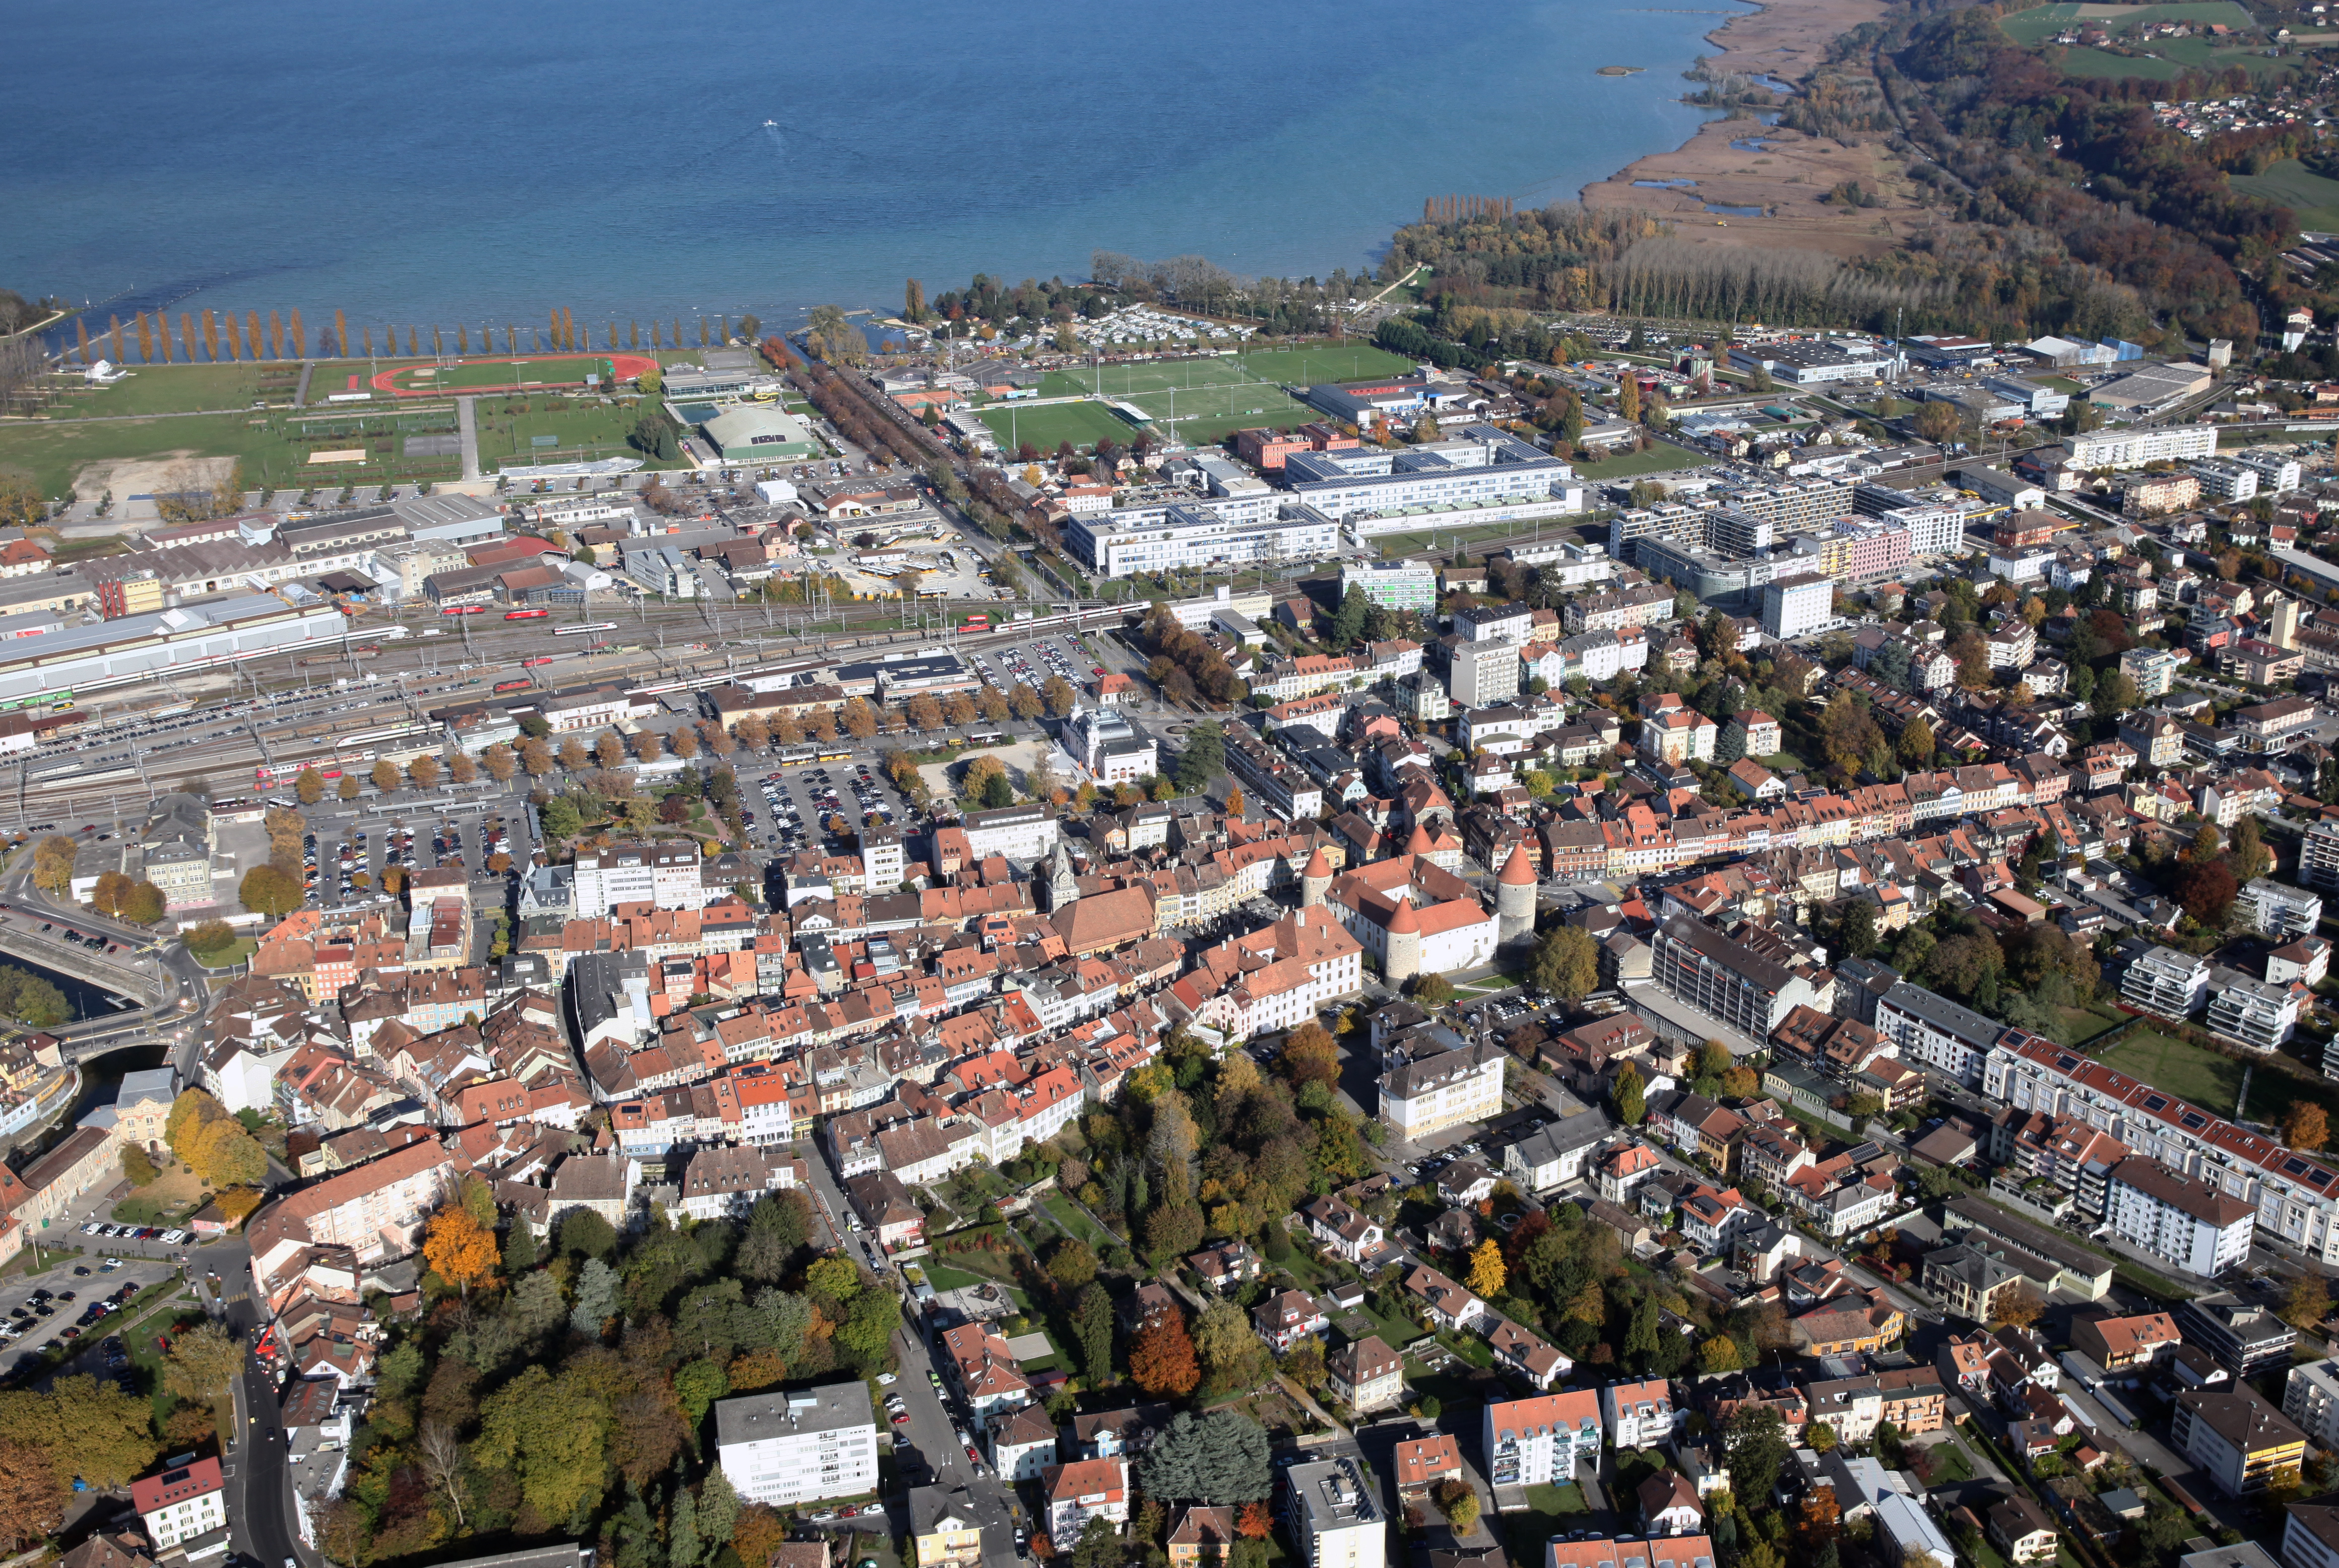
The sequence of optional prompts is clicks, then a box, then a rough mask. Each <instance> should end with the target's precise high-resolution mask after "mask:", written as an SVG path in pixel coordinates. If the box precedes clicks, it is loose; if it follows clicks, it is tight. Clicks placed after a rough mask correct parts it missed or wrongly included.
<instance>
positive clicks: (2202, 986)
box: [2120, 946, 2209, 1020]
mask: <svg viewBox="0 0 2339 1568" xmlns="http://www.w3.org/2000/svg"><path fill="white" fill-rule="evenodd" d="M2208 994H2209V961H2208V960H2207V959H2206V958H2196V957H2194V956H2193V955H2192V954H2191V953H2189V952H2177V951H2176V949H2175V948H2173V947H2157V946H2155V947H2147V948H2146V949H2145V950H2144V952H2141V953H2139V954H2137V957H2136V958H2135V959H2134V960H2133V961H2132V962H2130V963H2129V964H2128V966H2127V972H2126V973H2125V974H2123V975H2121V976H2120V997H2121V999H2122V1000H2123V1001H2126V1002H2127V1004H2128V1005H2129V1006H2131V1007H2136V1008H2141V1009H2142V1010H2143V1011H2146V1012H2156V1013H2158V1014H2159V1015H2160V1016H2161V1017H2163V1018H2170V1019H2180V1020H2181V1019H2184V1018H2186V1017H2189V1016H2190V1015H2191V1014H2192V1013H2193V1012H2194V1011H2196V1010H2197V1009H2198V1008H2199V1007H2200V1005H2201V1003H2202V1001H2204V1000H2205V999H2206V997H2207V996H2208Z"/></svg>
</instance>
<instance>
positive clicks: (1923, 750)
mask: <svg viewBox="0 0 2339 1568" xmlns="http://www.w3.org/2000/svg"><path fill="white" fill-rule="evenodd" d="M1893 749H1894V750H1895V751H1896V752H1898V753H1899V754H1900V761H1901V764H1903V765H1904V766H1907V767H1912V768H1928V767H1930V766H1932V765H1933V726H1932V725H1929V724H1927V723H1926V722H1925V721H1924V720H1923V719H1922V718H1913V719H1910V721H1909V722H1908V724H1907V725H1904V726H1902V728H1901V731H1900V740H1899V741H1897V742H1896V743H1894V748H1893Z"/></svg>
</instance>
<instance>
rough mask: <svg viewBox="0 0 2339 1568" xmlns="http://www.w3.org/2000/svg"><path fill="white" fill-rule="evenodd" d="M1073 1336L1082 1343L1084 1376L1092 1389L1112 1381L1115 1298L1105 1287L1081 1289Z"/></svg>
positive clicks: (1075, 1303) (1074, 1308)
mask: <svg viewBox="0 0 2339 1568" xmlns="http://www.w3.org/2000/svg"><path fill="white" fill-rule="evenodd" d="M1072 1336H1073V1338H1074V1339H1076V1340H1077V1341H1078V1342H1079V1344H1080V1351H1081V1376H1083V1377H1085V1378H1086V1379H1087V1380H1088V1386H1090V1387H1091V1388H1101V1387H1103V1386H1105V1385H1106V1384H1107V1383H1109V1382H1110V1381H1111V1380H1112V1297H1110V1296H1108V1295H1106V1294H1105V1288H1104V1287H1103V1286H1101V1285H1091V1286H1088V1287H1085V1288H1084V1289H1082V1290H1081V1295H1080V1299H1079V1300H1078V1301H1076V1302H1074V1303H1073V1304H1072Z"/></svg>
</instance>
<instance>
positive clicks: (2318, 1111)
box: [2282, 1100, 2331, 1154]
mask: <svg viewBox="0 0 2339 1568" xmlns="http://www.w3.org/2000/svg"><path fill="white" fill-rule="evenodd" d="M2282 1140H2283V1141H2284V1142H2285V1143H2286V1144H2288V1145H2289V1146H2290V1147H2291V1148H2293V1149H2303V1150H2304V1151H2305V1152H2307V1153H2310V1154H2312V1153H2314V1152H2315V1151H2317V1150H2319V1149H2322V1148H2323V1147H2324V1145H2325V1144H2326V1143H2328V1142H2329V1141H2330V1140H2331V1124H2330V1119H2329V1118H2328V1117H2326V1116H2325V1115H2324V1109H2323V1108H2322V1107H2321V1106H2319V1105H2317V1104H2315V1103H2314V1101H2312V1100H2297V1101H2295V1102H2294V1103H2293V1104H2292V1105H2291V1108H2290V1113H2289V1114H2288V1115H2287V1116H2285V1117H2284V1118H2283V1120H2282Z"/></svg>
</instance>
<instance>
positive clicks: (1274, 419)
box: [983, 343, 1413, 447]
mask: <svg viewBox="0 0 2339 1568" xmlns="http://www.w3.org/2000/svg"><path fill="white" fill-rule="evenodd" d="M1412 368H1413V365H1412V361H1410V360H1406V359H1403V358H1401V357H1400V356H1398V355H1396V354H1391V353H1388V352H1387V351H1385V350H1380V349H1376V348H1374V347H1372V346H1371V345H1370V344H1367V343H1355V344H1349V345H1347V346H1343V347H1332V346H1324V347H1318V348H1312V349H1264V350H1259V351H1258V353H1254V354H1240V355H1221V356H1219V357H1218V358H1215V359H1199V360H1155V361H1149V362H1147V363H1144V364H1133V365H1103V366H1098V367H1094V368H1092V369H1090V370H1051V371H1050V372H1049V373H1048V374H1047V376H1046V377H1045V378H1044V379H1043V380H1041V383H1040V392H1041V396H1043V397H1051V398H1059V397H1075V396H1079V395H1080V394H1082V393H1087V394H1089V395H1091V396H1094V395H1096V394H1097V393H1099V392H1101V393H1102V394H1103V395H1104V396H1105V397H1108V398H1115V399H1127V400H1128V401H1130V402H1132V403H1134V404H1135V405H1136V406H1137V407H1139V408H1140V409H1143V410H1144V411H1145V412H1146V414H1147V415H1148V416H1149V417H1150V418H1151V419H1152V420H1153V421H1154V422H1155V423H1156V424H1157V425H1158V426H1160V428H1161V429H1163V430H1164V431H1174V433H1175V434H1176V435H1177V436H1178V437H1179V439H1181V440H1184V441H1187V442H1189V443H1191V444H1194V445H1208V444H1209V443H1211V442H1214V441H1219V440H1223V439H1225V438H1226V437H1227V436H1228V435H1229V434H1230V433H1232V432H1233V431H1236V430H1243V429H1250V428H1252V427H1253V426H1258V425H1272V426H1276V427H1278V428H1283V429H1288V428H1289V427H1292V426H1295V425H1300V424H1305V423H1306V422H1308V420H1310V419H1320V418H1321V417H1322V416H1321V415H1319V414H1318V413H1317V412H1316V410H1315V409H1311V408H1309V407H1308V406H1307V405H1306V404H1304V403H1302V402H1300V401H1298V399H1295V398H1293V397H1291V396H1290V395H1289V394H1288V393H1287V392H1285V391H1284V390H1283V389H1284V388H1285V387H1287V386H1290V387H1307V386H1313V385H1315V384H1317V383H1318V382H1323V381H1353V380H1364V379H1367V378H1370V377H1373V376H1391V375H1399V374H1402V373H1404V372H1406V371H1408V370H1411V369H1412ZM1004 406H1005V405H1002V406H1000V407H994V408H992V409H985V410H984V411H983V419H984V421H985V422H986V423H987V424H989V425H990V426H991V428H992V429H993V430H996V431H999V432H1000V436H1001V439H1002V440H1003V439H1006V430H1005V429H1004V427H1002V425H1001V424H1000V423H999V420H998V418H997V415H998V413H999V412H1000V411H1001V407H1004ZM1039 411H1040V412H1041V413H1045V412H1048V411H1049V410H1046V409H1042V410H1039ZM1107 433H1108V434H1113V436H1114V439H1117V440H1118V439H1123V435H1124V434H1125V432H1124V433H1115V432H1110V431H1108V432H1107ZM1022 439H1026V440H1030V441H1031V442H1032V443H1033V444H1034V445H1040V444H1042V443H1041V439H1040V438H1038V437H1036V436H1033V435H1031V433H1030V427H1029V426H1028V425H1027V426H1025V428H1024V432H1023V436H1022ZM1058 440H1071V441H1073V442H1074V443H1075V444H1078V445H1090V444H1092V440H1093V438H1091V439H1085V440H1084V439H1082V438H1081V437H1080V436H1078V435H1066V436H1053V435H1051V436H1050V437H1048V438H1047V440H1046V442H1045V443H1044V444H1046V445H1048V446H1050V447H1052V446H1053V445H1054V443H1055V442H1056V441H1058Z"/></svg>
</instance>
